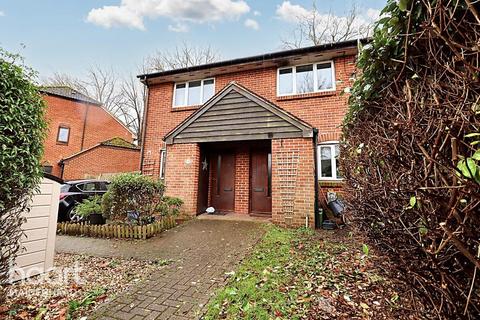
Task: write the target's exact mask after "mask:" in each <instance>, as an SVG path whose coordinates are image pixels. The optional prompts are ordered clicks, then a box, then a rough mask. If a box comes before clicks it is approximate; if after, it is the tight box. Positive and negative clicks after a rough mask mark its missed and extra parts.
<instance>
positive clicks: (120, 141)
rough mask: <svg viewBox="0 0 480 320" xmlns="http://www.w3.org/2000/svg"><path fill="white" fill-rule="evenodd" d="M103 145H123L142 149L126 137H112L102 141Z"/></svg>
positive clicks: (123, 146)
mask: <svg viewBox="0 0 480 320" xmlns="http://www.w3.org/2000/svg"><path fill="white" fill-rule="evenodd" d="M100 144H101V145H102V146H112V147H122V148H130V149H140V148H139V147H138V146H137V145H135V144H133V143H131V142H128V141H127V140H125V139H122V138H119V137H116V138H112V139H109V140H106V141H103V142H100Z"/></svg>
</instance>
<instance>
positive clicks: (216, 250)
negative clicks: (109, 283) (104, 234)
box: [56, 219, 265, 319]
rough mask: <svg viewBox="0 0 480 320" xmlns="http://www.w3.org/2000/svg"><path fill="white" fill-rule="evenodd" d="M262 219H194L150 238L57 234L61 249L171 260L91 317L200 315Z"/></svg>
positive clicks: (253, 237) (255, 235) (259, 233)
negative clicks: (110, 237) (88, 236)
mask: <svg viewBox="0 0 480 320" xmlns="http://www.w3.org/2000/svg"><path fill="white" fill-rule="evenodd" d="M264 230H265V228H264V227H263V223H260V222H253V221H230V220H208V219H207V220H203V219H195V220H192V221H188V222H186V223H184V224H182V225H180V226H178V227H175V228H173V229H170V230H168V231H166V232H163V233H161V234H160V235H158V236H156V237H154V238H151V239H147V240H117V239H97V238H86V237H85V238H79V237H70V236H57V241H56V251H57V252H64V253H75V254H86V255H94V256H104V257H105V256H106V257H119V258H127V259H128V258H134V259H145V260H168V261H171V262H170V263H169V264H168V265H167V266H166V267H164V268H162V269H159V270H158V271H157V272H155V273H154V274H152V275H150V277H149V278H147V279H146V280H145V281H142V282H141V283H138V284H135V285H134V286H133V287H131V288H129V289H128V290H127V291H125V292H123V293H121V294H119V295H118V296H116V297H115V298H114V299H112V300H111V301H109V302H107V303H105V304H104V305H102V306H100V307H99V308H98V309H96V310H95V311H94V313H93V314H92V315H90V316H89V317H88V319H200V318H201V316H202V315H203V313H204V312H205V306H206V304H208V302H209V300H210V299H211V298H212V296H213V294H214V293H215V291H216V290H217V289H218V288H220V287H222V286H223V285H224V284H225V281H226V279H227V278H226V275H225V274H226V273H227V272H230V271H233V270H235V268H236V266H237V265H238V263H239V262H240V261H241V260H242V259H243V258H244V257H245V256H246V254H248V252H250V250H251V249H252V248H253V246H254V245H255V244H256V243H257V242H258V241H259V240H260V239H261V237H262V235H263V234H264Z"/></svg>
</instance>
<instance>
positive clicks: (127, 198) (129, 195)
mask: <svg viewBox="0 0 480 320" xmlns="http://www.w3.org/2000/svg"><path fill="white" fill-rule="evenodd" d="M164 190H165V186H164V185H163V183H162V182H161V181H155V180H153V179H152V178H150V177H147V176H143V175H141V174H138V173H124V174H119V175H117V176H115V177H114V178H113V179H112V181H111V183H110V185H109V189H108V191H107V193H105V195H104V196H103V199H102V208H103V212H104V215H105V216H106V217H109V218H111V219H114V220H122V221H126V220H127V218H128V216H129V214H130V218H131V219H133V220H135V221H136V222H137V223H138V224H146V223H149V222H151V221H152V218H153V215H154V214H155V213H156V211H157V208H158V207H159V205H160V204H161V202H162V197H163V192H164Z"/></svg>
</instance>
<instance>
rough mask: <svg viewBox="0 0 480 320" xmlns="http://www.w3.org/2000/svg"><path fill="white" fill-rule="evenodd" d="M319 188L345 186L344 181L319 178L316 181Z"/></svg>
mask: <svg viewBox="0 0 480 320" xmlns="http://www.w3.org/2000/svg"><path fill="white" fill-rule="evenodd" d="M318 184H319V186H320V187H343V186H344V185H345V181H344V180H339V179H337V180H322V179H321V178H320V179H319V181H318Z"/></svg>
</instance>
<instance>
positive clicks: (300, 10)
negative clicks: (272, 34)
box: [277, 1, 311, 22]
mask: <svg viewBox="0 0 480 320" xmlns="http://www.w3.org/2000/svg"><path fill="white" fill-rule="evenodd" d="M310 14H311V12H310V11H309V10H307V9H305V8H304V7H302V6H300V5H298V4H291V3H290V1H284V2H283V3H282V4H281V5H279V6H277V16H278V17H279V18H280V19H282V20H285V21H287V22H297V21H298V20H300V19H301V18H304V17H308V16H309V15H310Z"/></svg>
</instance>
